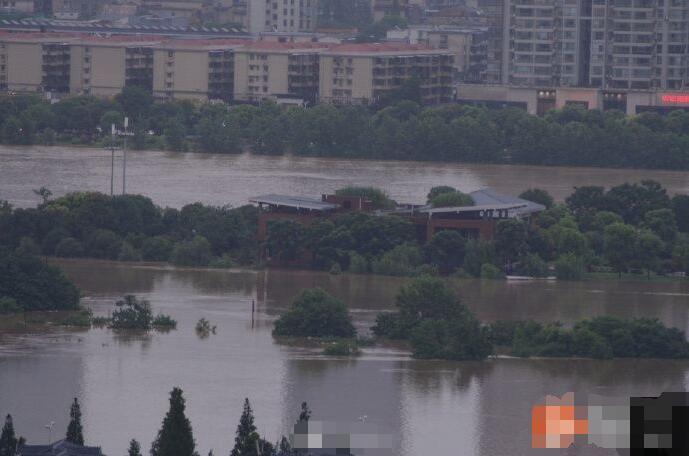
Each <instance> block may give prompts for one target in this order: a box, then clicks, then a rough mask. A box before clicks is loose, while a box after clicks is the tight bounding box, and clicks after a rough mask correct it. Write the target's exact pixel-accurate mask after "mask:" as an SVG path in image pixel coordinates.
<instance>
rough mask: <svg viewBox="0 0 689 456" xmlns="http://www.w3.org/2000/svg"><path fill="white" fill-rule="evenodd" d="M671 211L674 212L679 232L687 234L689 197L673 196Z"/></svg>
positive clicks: (688, 229)
mask: <svg viewBox="0 0 689 456" xmlns="http://www.w3.org/2000/svg"><path fill="white" fill-rule="evenodd" d="M672 210H673V211H674V212H675V219H676V220H677V227H678V228H679V230H680V231H682V232H683V233H687V232H689V195H675V196H673V197H672Z"/></svg>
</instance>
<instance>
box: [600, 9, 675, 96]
mask: <svg viewBox="0 0 689 456" xmlns="http://www.w3.org/2000/svg"><path fill="white" fill-rule="evenodd" d="M590 1H591V3H592V5H591V55H590V58H591V61H590V75H589V81H590V85H592V86H594V87H602V88H618V89H649V88H660V89H683V88H685V87H686V85H687V65H688V64H689V61H688V59H689V35H688V30H689V1H688V0H590Z"/></svg>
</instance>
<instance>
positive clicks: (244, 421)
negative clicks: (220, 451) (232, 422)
mask: <svg viewBox="0 0 689 456" xmlns="http://www.w3.org/2000/svg"><path fill="white" fill-rule="evenodd" d="M259 439H260V436H259V435H258V432H256V425H255V424H254V412H253V410H252V409H251V404H250V403H249V399H248V398H246V399H244V410H242V416H241V417H239V425H237V432H236V435H235V438H234V448H232V452H230V456H258V452H257V447H258V445H257V443H258V441H259Z"/></svg>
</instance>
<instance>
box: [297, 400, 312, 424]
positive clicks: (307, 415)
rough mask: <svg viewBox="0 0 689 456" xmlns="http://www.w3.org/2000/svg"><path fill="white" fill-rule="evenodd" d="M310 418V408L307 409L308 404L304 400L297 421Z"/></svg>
mask: <svg viewBox="0 0 689 456" xmlns="http://www.w3.org/2000/svg"><path fill="white" fill-rule="evenodd" d="M309 418H311V409H309V404H307V403H306V402H302V403H301V413H300V414H299V421H300V422H301V421H309Z"/></svg>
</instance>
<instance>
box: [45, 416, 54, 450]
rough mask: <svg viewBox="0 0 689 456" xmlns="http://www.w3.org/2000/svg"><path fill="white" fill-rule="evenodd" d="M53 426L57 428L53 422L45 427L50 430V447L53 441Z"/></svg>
mask: <svg viewBox="0 0 689 456" xmlns="http://www.w3.org/2000/svg"><path fill="white" fill-rule="evenodd" d="M53 426H55V421H51V422H50V424H46V425H45V428H46V429H47V430H48V445H50V444H51V442H52V441H53Z"/></svg>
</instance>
